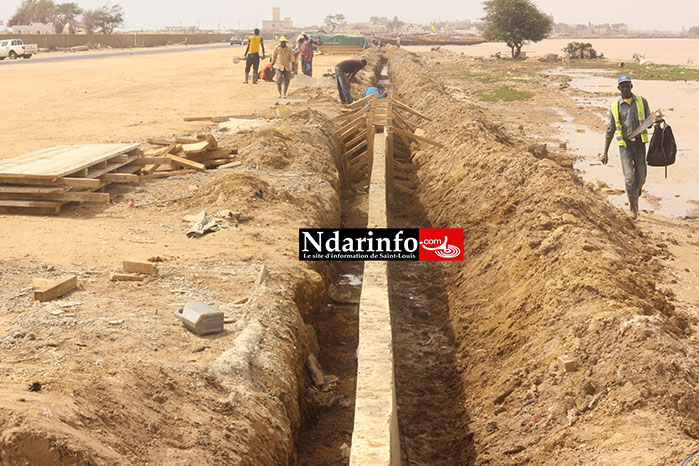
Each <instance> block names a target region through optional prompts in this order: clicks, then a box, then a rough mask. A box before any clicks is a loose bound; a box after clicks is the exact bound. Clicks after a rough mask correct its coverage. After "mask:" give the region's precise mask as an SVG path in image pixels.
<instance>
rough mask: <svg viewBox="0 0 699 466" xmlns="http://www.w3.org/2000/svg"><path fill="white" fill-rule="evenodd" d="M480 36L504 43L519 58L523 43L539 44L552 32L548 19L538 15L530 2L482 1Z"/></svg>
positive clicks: (549, 19)
mask: <svg viewBox="0 0 699 466" xmlns="http://www.w3.org/2000/svg"><path fill="white" fill-rule="evenodd" d="M483 9H484V10H485V13H486V14H485V17H483V18H481V19H482V20H483V21H484V22H485V25H484V27H483V30H482V32H483V37H484V38H485V39H486V40H489V41H504V42H505V43H506V44H507V46H508V47H510V49H511V50H512V58H518V57H519V54H520V52H521V51H522V46H523V45H524V43H525V42H526V41H531V42H539V41H540V40H542V39H545V38H546V37H547V36H548V35H549V34H550V33H551V31H552V30H553V20H552V19H551V17H549V16H547V15H545V14H544V13H542V12H540V11H539V10H538V8H537V7H536V6H535V5H534V4H533V3H532V2H531V0H486V1H485V2H483Z"/></svg>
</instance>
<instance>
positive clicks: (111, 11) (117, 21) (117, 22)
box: [95, 3, 124, 34]
mask: <svg viewBox="0 0 699 466" xmlns="http://www.w3.org/2000/svg"><path fill="white" fill-rule="evenodd" d="M122 24H124V9H123V8H122V7H121V5H119V4H118V3H115V4H114V5H112V6H109V4H108V3H107V4H106V5H104V6H103V7H101V8H98V9H97V16H96V18H95V25H96V26H97V28H98V29H99V30H100V32H101V33H102V34H111V33H112V32H114V29H115V28H118V27H119V26H121V25H122Z"/></svg>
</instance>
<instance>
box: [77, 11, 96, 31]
mask: <svg viewBox="0 0 699 466" xmlns="http://www.w3.org/2000/svg"><path fill="white" fill-rule="evenodd" d="M98 15H99V9H94V10H83V16H82V20H81V21H80V24H81V25H82V27H83V29H85V32H86V33H87V34H92V33H93V32H95V30H96V29H97V16H98Z"/></svg>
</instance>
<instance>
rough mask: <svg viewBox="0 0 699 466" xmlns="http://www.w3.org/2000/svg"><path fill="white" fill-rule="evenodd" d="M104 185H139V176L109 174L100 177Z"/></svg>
mask: <svg viewBox="0 0 699 466" xmlns="http://www.w3.org/2000/svg"><path fill="white" fill-rule="evenodd" d="M100 180H102V182H103V183H138V175H132V174H129V173H107V174H105V175H102V176H101V177H100Z"/></svg>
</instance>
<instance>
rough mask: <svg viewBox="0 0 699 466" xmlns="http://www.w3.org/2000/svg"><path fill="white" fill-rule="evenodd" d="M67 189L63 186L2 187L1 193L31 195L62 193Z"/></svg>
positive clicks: (0, 188) (0, 187)
mask: <svg viewBox="0 0 699 466" xmlns="http://www.w3.org/2000/svg"><path fill="white" fill-rule="evenodd" d="M66 189H67V188H65V187H63V186H55V187H53V186H0V193H3V194H4V193H7V194H29V193H60V192H63V191H65V190H66Z"/></svg>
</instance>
